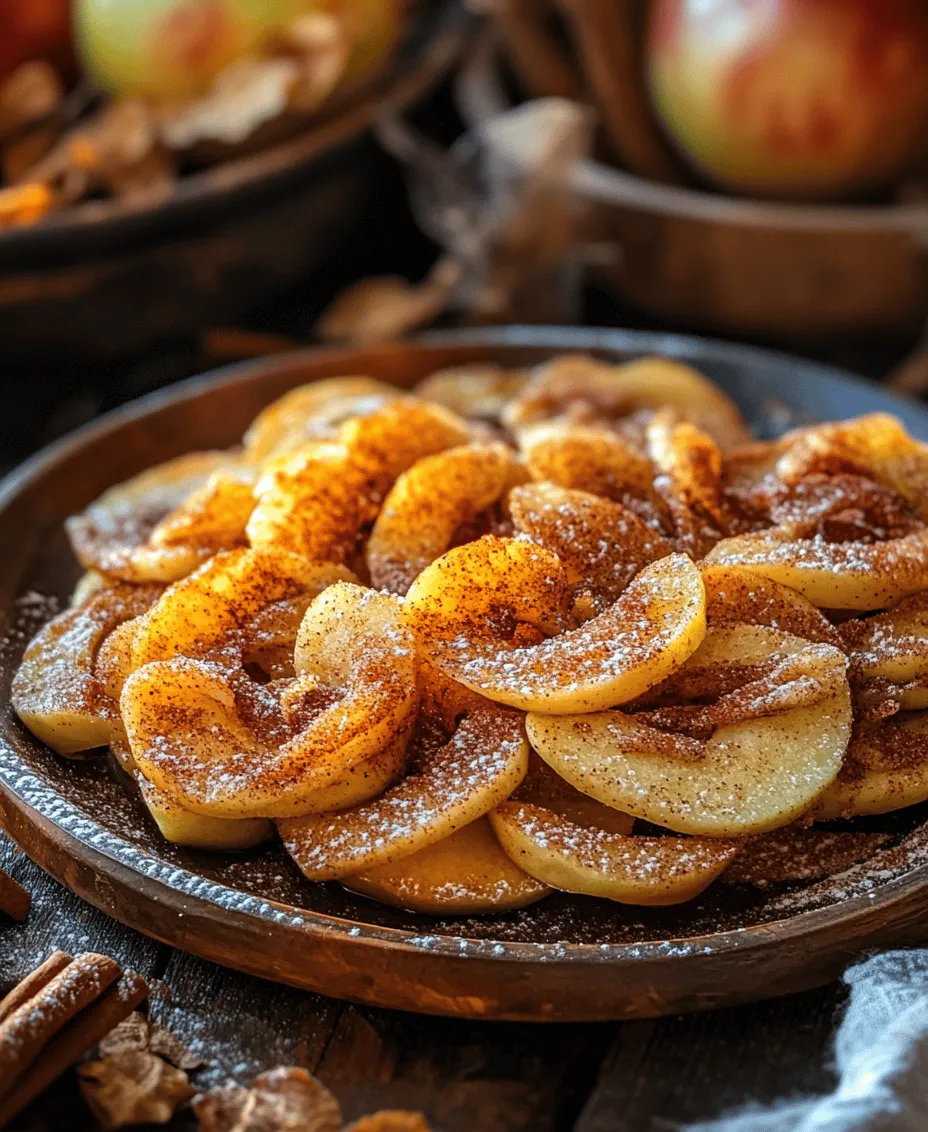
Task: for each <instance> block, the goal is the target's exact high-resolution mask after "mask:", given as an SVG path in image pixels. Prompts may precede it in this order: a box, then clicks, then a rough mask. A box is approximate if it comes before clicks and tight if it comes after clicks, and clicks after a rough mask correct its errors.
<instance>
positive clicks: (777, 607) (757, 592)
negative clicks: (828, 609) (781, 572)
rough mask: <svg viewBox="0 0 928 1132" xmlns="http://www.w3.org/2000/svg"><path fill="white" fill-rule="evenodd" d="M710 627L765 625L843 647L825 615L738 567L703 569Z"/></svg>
mask: <svg viewBox="0 0 928 1132" xmlns="http://www.w3.org/2000/svg"><path fill="white" fill-rule="evenodd" d="M701 572H702V580H703V584H704V585H705V587H706V619H707V620H708V622H709V625H710V626H714V625H715V626H719V625H731V624H733V623H741V624H746V625H766V626H769V627H770V628H771V629H779V630H781V632H784V633H791V634H792V635H793V636H794V637H802V639H803V640H806V641H817V642H819V643H820V644H826V645H834V646H835V648H843V647H844V646H843V644H842V642H841V637H840V636H839V634H838V631H837V629H835V627H834V625H832V623H831V622H830V621H829V620H828V618H827V617H826V616H825V614H824V613H822V611H821V610H820V609H818V608H817V607H816V606H814V605H813V604H812V603H811V602H810V601H808V600H807V599H806V598H804V597H803V596H802V594H800V593H798V592H797V591H796V590H791V589H790V588H789V587H788V586H784V585H781V584H780V583H779V582H773V581H771V580H770V579H769V578H765V577H763V576H762V575H761V574H753V573H751V571H750V570H744V569H741V568H740V567H738V566H710V565H706V566H703V567H702V571H701Z"/></svg>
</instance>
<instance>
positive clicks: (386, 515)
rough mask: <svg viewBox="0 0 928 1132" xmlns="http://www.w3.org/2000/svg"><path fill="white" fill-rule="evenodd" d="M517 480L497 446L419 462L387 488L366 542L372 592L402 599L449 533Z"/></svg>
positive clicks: (518, 472)
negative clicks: (384, 590) (384, 498)
mask: <svg viewBox="0 0 928 1132" xmlns="http://www.w3.org/2000/svg"><path fill="white" fill-rule="evenodd" d="M519 478H524V471H522V469H521V468H520V466H519V464H518V461H517V460H516V457H515V453H513V452H512V450H511V449H509V448H507V447H506V446H505V445H503V444H468V445H464V446H462V447H460V448H449V449H447V450H446V451H444V452H439V453H437V454H436V455H434V456H427V457H425V458H424V459H422V460H419V461H418V462H417V463H416V464H414V465H413V466H412V467H411V468H410V469H409V471H407V472H404V473H403V474H402V475H401V476H400V477H399V479H398V480H397V481H396V483H395V484H394V485H393V487H392V488H391V490H390V494H389V495H388V496H387V498H386V500H385V502H384V505H383V508H382V510H381V512H380V514H379V515H378V516H377V521H376V522H375V523H374V529H373V530H372V531H371V535H370V538H369V539H368V542H367V552H366V553H367V566H368V570H369V571H370V576H371V581H372V583H373V584H374V586H376V587H377V588H378V589H386V590H389V591H390V592H391V593H396V594H405V593H406V592H407V590H408V589H409V587H410V586H411V585H412V583H413V582H414V581H415V580H416V578H417V577H418V576H419V574H421V573H422V571H423V570H424V569H425V567H426V566H429V565H430V564H431V563H432V562H434V561H435V559H436V558H440V557H441V555H442V554H444V553H445V551H446V550H447V549H448V548H449V547H450V546H451V543H452V541H453V539H454V535H455V532H456V531H458V530H460V528H461V527H462V526H463V525H464V524H465V523H469V522H472V521H473V520H474V519H475V518H476V516H477V515H479V514H480V512H481V511H484V510H486V509H487V508H488V507H490V506H492V505H493V504H494V503H496V502H497V501H498V500H499V499H500V498H501V497H502V496H503V495H504V493H505V492H506V491H507V490H508V488H509V487H510V486H512V484H514V483H515V482H517V481H518V479H519Z"/></svg>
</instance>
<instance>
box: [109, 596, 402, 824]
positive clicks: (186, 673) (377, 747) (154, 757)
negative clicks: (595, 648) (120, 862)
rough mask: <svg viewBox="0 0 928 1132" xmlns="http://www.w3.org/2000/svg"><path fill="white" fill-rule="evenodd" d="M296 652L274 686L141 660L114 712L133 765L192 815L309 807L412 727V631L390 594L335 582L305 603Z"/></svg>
mask: <svg viewBox="0 0 928 1132" xmlns="http://www.w3.org/2000/svg"><path fill="white" fill-rule="evenodd" d="M294 660H295V667H296V672H297V677H296V679H295V680H294V681H292V682H289V683H287V684H285V686H284V688H283V690H281V689H280V688H279V687H278V686H277V685H274V684H270V685H266V686H263V685H259V684H252V683H251V682H250V681H248V680H247V679H246V678H245V676H244V673H243V672H241V671H240V670H239V671H238V672H237V673H236V672H234V671H231V670H229V669H227V668H224V667H223V666H222V665H220V664H217V663H216V662H214V661H209V660H207V661H197V660H192V659H190V658H189V657H181V656H175V657H174V659H172V660H167V661H154V662H152V663H148V664H145V665H144V666H143V667H141V668H139V669H138V670H137V671H136V672H134V673H133V674H132V675H131V676H130V677H129V679H128V680H127V681H126V683H125V686H124V687H123V691H122V696H121V697H120V709H121V713H122V718H123V722H124V723H125V726H126V732H127V735H128V738H129V743H130V745H131V748H132V756H133V758H134V759H135V762H136V764H137V765H138V767H139V770H140V771H141V773H142V774H143V775H144V776H145V777H146V778H147V779H148V780H149V781H151V782H152V783H154V785H155V786H157V787H158V788H159V789H161V790H163V791H164V792H165V793H167V794H170V795H171V796H172V797H174V798H175V799H176V800H177V801H178V802H179V803H180V804H181V805H182V806H184V808H186V809H189V810H192V811H193V812H195V813H203V814H208V815H212V816H214V817H228V818H237V817H288V816H290V815H295V814H302V813H305V812H312V811H313V810H314V809H315V808H316V806H317V805H319V804H320V803H319V802H318V797H317V796H318V791H319V790H321V789H323V788H329V787H337V786H339V785H340V784H341V785H344V784H345V783H346V782H350V781H352V775H351V771H352V768H354V767H357V766H360V764H362V763H365V762H367V761H368V760H370V759H373V758H374V757H375V756H376V755H378V754H379V753H380V752H382V751H384V750H385V749H386V748H387V747H389V746H390V744H391V743H393V742H394V741H395V740H396V738H397V737H398V736H400V735H401V734H402V733H403V732H404V731H405V729H406V728H407V726H408V725H409V723H410V721H411V719H412V716H413V714H414V712H415V708H416V704H417V694H416V672H415V656H414V649H413V640H412V637H411V635H410V633H409V631H408V630H407V629H406V628H405V626H404V625H403V624H402V620H401V614H400V609H399V606H398V603H397V602H396V601H395V599H391V598H389V597H387V596H386V595H384V594H377V593H374V592H373V591H371V590H366V589H364V588H363V587H361V586H356V585H352V584H349V583H345V582H339V583H337V584H336V585H334V586H330V587H329V588H328V589H327V590H325V591H324V592H323V593H322V594H320V595H319V597H317V598H316V600H315V601H314V602H313V604H312V605H311V606H310V607H309V609H308V611H307V613H306V616H305V618H304V619H303V623H302V625H301V626H300V632H299V635H298V637H297V643H296V650H295V657H294ZM355 778H356V781H357V783H358V785H359V786H361V787H362V788H364V789H366V787H365V786H364V783H365V782H367V781H368V780H367V779H366V778H365V777H364V775H363V774H362V775H360V776H355Z"/></svg>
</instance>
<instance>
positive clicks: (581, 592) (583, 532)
mask: <svg viewBox="0 0 928 1132" xmlns="http://www.w3.org/2000/svg"><path fill="white" fill-rule="evenodd" d="M509 512H510V514H511V516H512V521H513V525H514V526H515V529H516V530H517V531H518V532H519V534H522V535H524V536H526V537H527V538H529V539H531V540H532V542H536V543H538V545H539V546H543V547H545V548H546V549H547V550H552V551H554V553H555V554H556V555H557V556H558V558H560V560H561V562H562V563H563V565H564V566H565V568H566V570H567V574H568V578H569V581H570V586H571V589H572V591H573V593H574V612H575V613H577V614H579V615H580V616H582V617H583V619H584V620H585V619H587V618H588V617H590V616H594V615H595V614H597V613H601V612H602V611H603V610H604V609H605V608H606V607H607V606H609V605H611V604H612V603H613V602H614V601H616V600H617V599H618V597H619V595H620V594H621V593H622V591H623V590H624V589H625V588H626V587H627V586H628V584H629V583H630V582H631V580H632V579H633V578H634V577H635V575H636V574H638V573H639V572H640V571H641V570H643V569H644V567H645V566H649V565H650V564H651V563H652V562H656V561H657V560H658V559H659V558H666V556H667V555H668V554H671V553H672V548H671V546H670V544H669V543H668V542H667V540H666V539H665V538H664V537H663V536H662V535H660V534H658V532H657V531H655V530H654V529H653V528H652V527H650V526H648V524H647V523H645V522H644V521H643V520H642V519H640V518H639V517H638V516H637V515H636V514H635V513H634V512H633V511H629V510H628V508H627V507H623V506H622V504H621V503H615V502H613V501H612V500H611V499H603V498H602V497H601V496H598V495H593V494H591V493H589V492H585V491H569V490H566V489H564V488H561V487H557V486H555V485H554V484H552V483H535V484H525V485H523V486H521V487H516V488H513V490H512V491H511V492H510V493H509Z"/></svg>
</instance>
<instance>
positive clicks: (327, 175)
mask: <svg viewBox="0 0 928 1132" xmlns="http://www.w3.org/2000/svg"><path fill="white" fill-rule="evenodd" d="M420 7H421V12H420V13H419V14H418V15H417V17H416V19H415V21H414V22H413V24H412V26H411V28H410V30H409V32H408V33H407V35H406V38H405V40H404V42H403V44H402V47H401V50H400V52H399V55H398V57H397V59H396V61H395V63H394V65H393V66H392V67H391V68H390V70H389V72H388V73H387V74H386V75H385V76H384V77H383V78H382V79H380V80H378V81H376V82H375V83H373V84H371V85H369V86H368V87H366V88H364V89H363V90H362V91H360V92H359V93H358V94H357V95H356V96H355V97H352V98H350V99H349V98H347V97H346V98H345V99H343V100H341V101H340V102H339V103H338V105H337V107H333V109H332V110H331V111H330V112H329V113H327V114H326V115H324V116H322V117H321V118H320V119H319V121H318V123H316V124H314V125H313V126H312V127H310V128H308V129H306V130H303V131H302V132H300V133H298V134H297V135H296V136H293V137H289V138H287V139H286V140H282V141H280V142H279V143H278V144H276V145H272V146H270V147H268V148H264V149H261V150H260V151H257V152H253V153H248V154H247V155H243V156H241V157H238V158H235V159H231V160H227V161H224V162H222V163H221V164H219V165H216V166H214V167H212V168H209V169H206V170H203V171H201V172H196V173H192V174H190V175H188V176H184V177H183V178H181V180H180V181H179V182H178V187H177V191H176V193H175V194H174V196H173V197H172V198H171V199H170V200H168V201H166V202H164V203H162V204H159V205H154V206H130V205H127V204H125V203H122V202H119V201H114V200H110V201H99V202H86V203H84V204H81V205H77V206H75V207H74V208H71V209H68V210H67V211H64V212H62V213H60V214H59V215H55V216H52V217H50V218H49V219H48V220H46V221H44V222H42V223H41V224H37V225H35V226H32V227H25V228H18V229H13V230H10V231H7V232H4V233H2V234H0V353H3V354H10V353H21V354H25V355H28V356H29V357H35V356H37V355H46V356H47V355H57V356H61V355H74V354H78V355H85V356H99V355H105V354H120V353H127V352H129V351H132V350H137V349H141V348H144V347H145V346H147V345H149V344H151V343H152V342H155V341H158V340H163V339H169V338H177V337H182V336H184V335H187V334H192V333H195V332H197V331H198V330H200V329H202V328H203V326H208V325H211V324H213V325H215V324H216V323H222V322H224V321H227V320H230V319H234V318H235V317H236V316H237V315H238V314H240V313H241V312H242V311H243V310H245V309H248V308H250V307H254V306H255V305H256V304H258V303H260V302H261V301H262V299H265V298H267V297H269V296H272V295H274V294H276V293H279V292H280V291H281V290H283V289H284V288H285V287H286V286H287V285H288V284H290V283H292V282H293V281H294V280H296V279H298V278H300V277H305V276H308V275H309V274H311V273H312V272H313V271H314V270H319V269H324V268H325V264H326V262H327V259H328V257H330V256H331V255H332V254H334V253H335V252H336V251H337V249H338V246H339V244H340V243H341V242H342V241H343V240H344V239H345V238H346V236H347V235H348V234H349V233H350V232H351V230H352V228H353V227H355V226H356V225H357V223H358V222H359V220H360V219H361V218H362V217H363V216H364V214H365V212H370V211H371V210H372V208H373V207H374V205H373V204H372V202H376V173H377V169H378V154H377V151H376V148H375V145H374V141H373V138H372V136H371V133H370V127H371V125H372V124H373V123H374V122H375V121H376V119H377V118H378V117H379V116H380V115H382V114H384V113H387V112H389V111H396V110H401V109H404V108H408V107H409V106H411V105H412V104H413V103H414V102H415V101H416V100H418V99H419V98H421V97H422V95H423V94H425V92H426V91H427V90H428V89H429V88H430V87H431V86H433V85H434V84H435V83H436V82H437V80H438V79H439V78H441V77H442V76H443V75H444V74H446V73H447V72H448V70H449V69H450V67H451V65H452V63H453V62H454V60H455V59H456V58H457V56H458V53H459V52H460V50H461V47H462V45H463V43H464V42H465V39H466V37H467V33H468V30H469V28H470V27H471V26H472V24H473V20H474V17H473V16H471V15H469V14H468V12H467V10H466V8H465V5H464V3H463V0H427V2H425V3H423V4H421V6H420Z"/></svg>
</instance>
